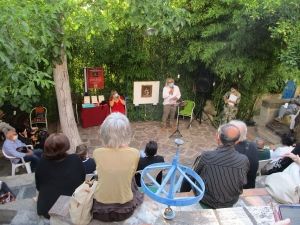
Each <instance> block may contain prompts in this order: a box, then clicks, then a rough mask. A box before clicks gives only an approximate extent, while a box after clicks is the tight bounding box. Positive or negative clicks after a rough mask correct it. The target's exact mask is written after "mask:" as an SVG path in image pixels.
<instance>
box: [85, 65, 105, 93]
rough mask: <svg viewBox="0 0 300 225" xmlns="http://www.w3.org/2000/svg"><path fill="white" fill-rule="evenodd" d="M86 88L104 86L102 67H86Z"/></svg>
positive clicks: (101, 87) (100, 87)
mask: <svg viewBox="0 0 300 225" xmlns="http://www.w3.org/2000/svg"><path fill="white" fill-rule="evenodd" d="M86 76H87V88H88V89H89V90H90V89H103V88H104V69H103V67H94V68H86Z"/></svg>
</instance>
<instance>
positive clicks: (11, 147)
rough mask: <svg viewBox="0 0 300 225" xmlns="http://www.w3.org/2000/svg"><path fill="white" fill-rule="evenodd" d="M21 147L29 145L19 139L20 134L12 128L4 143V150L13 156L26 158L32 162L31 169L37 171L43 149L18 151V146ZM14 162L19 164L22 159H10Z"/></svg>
mask: <svg viewBox="0 0 300 225" xmlns="http://www.w3.org/2000/svg"><path fill="white" fill-rule="evenodd" d="M19 147H27V146H26V144H24V143H22V142H21V141H20V140H18V135H17V133H16V132H15V131H14V130H10V131H8V132H7V135H6V140H5V141H4V143H3V151H5V153H6V154H7V155H8V156H13V157H16V158H22V157H23V158H24V160H25V162H31V163H30V166H31V171H32V172H35V169H36V167H37V165H38V163H39V161H40V159H41V156H42V154H43V151H42V150H41V149H31V150H29V149H28V151H27V153H23V152H18V151H17V148H19ZM10 161H12V163H14V164H18V163H19V162H20V161H21V159H10Z"/></svg>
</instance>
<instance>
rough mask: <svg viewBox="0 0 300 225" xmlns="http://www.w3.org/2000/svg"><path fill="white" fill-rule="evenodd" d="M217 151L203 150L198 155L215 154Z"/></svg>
mask: <svg viewBox="0 0 300 225" xmlns="http://www.w3.org/2000/svg"><path fill="white" fill-rule="evenodd" d="M217 153H218V151H217V150H205V151H203V152H202V153H201V154H200V155H199V156H209V155H215V154H217Z"/></svg>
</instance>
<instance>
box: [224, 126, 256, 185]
mask: <svg viewBox="0 0 300 225" xmlns="http://www.w3.org/2000/svg"><path fill="white" fill-rule="evenodd" d="M229 123H230V124H233V125H235V126H236V127H237V128H238V129H239V131H240V134H241V136H240V141H239V143H238V144H237V145H235V150H236V151H238V152H239V153H240V154H244V155H246V156H247V157H248V160H249V162H250V169H249V171H248V174H247V180H248V181H247V184H245V185H244V189H249V188H255V179H256V173H257V170H258V149H257V146H256V144H255V143H254V142H251V141H247V126H246V124H245V123H244V122H243V121H241V120H231V121H230V122H229Z"/></svg>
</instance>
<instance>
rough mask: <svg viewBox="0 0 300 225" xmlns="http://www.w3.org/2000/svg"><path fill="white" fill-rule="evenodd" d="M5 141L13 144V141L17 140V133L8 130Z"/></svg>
mask: <svg viewBox="0 0 300 225" xmlns="http://www.w3.org/2000/svg"><path fill="white" fill-rule="evenodd" d="M6 139H8V140H10V141H13V142H15V141H16V140H17V139H18V134H17V132H16V131H14V130H9V131H8V132H7V133H6Z"/></svg>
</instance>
